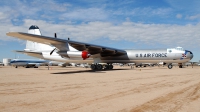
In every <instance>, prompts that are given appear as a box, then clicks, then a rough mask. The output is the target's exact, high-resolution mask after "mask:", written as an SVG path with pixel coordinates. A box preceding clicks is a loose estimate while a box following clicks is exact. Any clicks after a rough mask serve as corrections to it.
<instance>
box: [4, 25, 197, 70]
mask: <svg viewBox="0 0 200 112" xmlns="http://www.w3.org/2000/svg"><path fill="white" fill-rule="evenodd" d="M7 35H8V36H12V37H17V38H19V39H24V40H28V41H27V44H26V49H24V51H17V52H20V53H25V54H28V55H30V56H34V57H38V58H43V59H48V60H55V61H63V62H69V63H93V64H91V69H92V70H96V69H98V70H102V69H103V68H104V69H113V66H112V63H136V64H141V63H160V62H163V63H165V64H167V65H168V68H169V69H171V68H172V67H173V65H172V63H179V65H180V66H179V67H180V68H181V67H182V63H185V62H188V61H189V60H191V59H192V58H193V53H192V52H191V51H189V50H184V49H183V48H182V47H177V48H169V49H158V50H157V49H156V50H122V49H116V48H110V47H105V46H100V45H94V44H89V43H83V42H77V41H71V40H64V39H58V38H56V36H55V38H52V37H46V36H41V32H40V30H39V28H38V27H37V26H35V25H32V26H31V27H30V28H29V31H28V33H22V32H9V33H7ZM99 63H107V65H105V66H102V64H99Z"/></svg>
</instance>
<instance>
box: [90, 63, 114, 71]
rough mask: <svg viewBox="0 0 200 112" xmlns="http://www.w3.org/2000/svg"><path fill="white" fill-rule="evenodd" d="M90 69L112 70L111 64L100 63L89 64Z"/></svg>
mask: <svg viewBox="0 0 200 112" xmlns="http://www.w3.org/2000/svg"><path fill="white" fill-rule="evenodd" d="M91 69H92V70H102V69H104V70H112V69H113V65H112V64H107V65H101V64H92V65H91Z"/></svg>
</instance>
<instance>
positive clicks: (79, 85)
mask: <svg viewBox="0 0 200 112" xmlns="http://www.w3.org/2000/svg"><path fill="white" fill-rule="evenodd" d="M0 111H1V112H15V111H18V112H30V111H32V112H46V111H48V112H49V111H53V112H54V111H56V112H90V111H92V112H116V111H120V112H129V111H130V112H200V67H198V66H195V67H194V68H191V67H186V68H178V67H174V68H173V69H168V68H167V67H146V68H134V69H131V68H130V67H119V66H115V67H114V70H108V71H91V70H90V69H89V68H78V67H66V68H61V67H51V68H50V70H48V69H47V67H39V68H22V67H19V68H17V69H16V68H14V67H0Z"/></svg>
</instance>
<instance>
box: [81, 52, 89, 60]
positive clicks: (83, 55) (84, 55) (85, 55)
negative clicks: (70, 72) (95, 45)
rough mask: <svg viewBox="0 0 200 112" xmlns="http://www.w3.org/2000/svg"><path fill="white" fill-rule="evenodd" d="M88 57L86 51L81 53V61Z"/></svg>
mask: <svg viewBox="0 0 200 112" xmlns="http://www.w3.org/2000/svg"><path fill="white" fill-rule="evenodd" d="M89 57H90V54H89V53H88V52H87V51H82V58H83V60H85V59H87V58H89Z"/></svg>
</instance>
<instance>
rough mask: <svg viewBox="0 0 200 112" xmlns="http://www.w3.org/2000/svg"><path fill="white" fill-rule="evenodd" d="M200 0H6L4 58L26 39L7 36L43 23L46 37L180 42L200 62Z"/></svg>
mask: <svg viewBox="0 0 200 112" xmlns="http://www.w3.org/2000/svg"><path fill="white" fill-rule="evenodd" d="M199 6H200V1H199V0H1V1H0V61H2V60H3V58H20V59H30V58H32V57H28V56H26V55H23V54H18V53H15V52H13V51H14V50H23V49H24V48H25V46H26V41H24V40H19V39H16V38H12V37H8V36H6V33H7V32H13V31H15V32H27V31H28V28H29V27H30V26H31V25H37V26H38V27H39V28H40V31H41V33H42V35H45V36H51V37H53V36H54V33H57V37H58V38H62V39H67V38H68V37H69V38H70V39H71V40H74V41H80V42H86V43H92V44H97V45H103V46H107V47H113V48H118V49H164V48H175V47H178V46H181V47H183V48H184V49H187V50H190V51H192V52H193V54H194V58H193V59H192V61H199V60H200V49H199V48H200V8H199Z"/></svg>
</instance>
